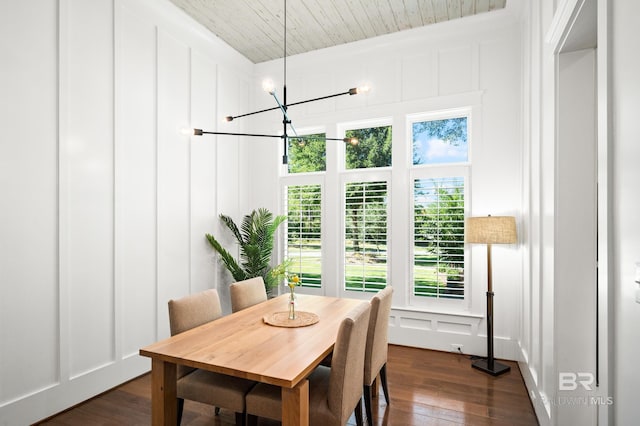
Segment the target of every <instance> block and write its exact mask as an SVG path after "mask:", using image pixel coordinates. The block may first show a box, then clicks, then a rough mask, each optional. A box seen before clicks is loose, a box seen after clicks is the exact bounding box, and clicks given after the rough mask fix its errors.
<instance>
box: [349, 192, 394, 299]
mask: <svg viewBox="0 0 640 426" xmlns="http://www.w3.org/2000/svg"><path fill="white" fill-rule="evenodd" d="M344 220H345V226H344V228H345V235H344V241H345V251H344V264H345V268H344V269H345V273H344V275H345V276H344V282H345V290H355V291H378V290H380V289H381V288H384V287H385V286H386V284H387V182H384V181H374V182H351V183H347V184H346V185H345V211H344Z"/></svg>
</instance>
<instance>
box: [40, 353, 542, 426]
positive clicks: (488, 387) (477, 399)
mask: <svg viewBox="0 0 640 426" xmlns="http://www.w3.org/2000/svg"><path fill="white" fill-rule="evenodd" d="M501 362H502V361H501ZM504 362H505V363H506V364H508V365H510V366H511V371H509V372H508V373H505V374H503V375H501V376H498V377H492V376H490V375H488V374H485V373H483V372H481V371H478V370H476V369H473V368H472V367H471V360H470V359H469V357H467V356H465V355H461V354H454V353H448V352H438V351H430V350H426V349H418V348H410V347H406V346H396V345H390V346H389V360H388V363H387V380H388V383H389V394H390V397H391V404H387V402H386V401H385V399H384V393H383V392H381V391H380V392H378V396H377V397H375V398H374V400H373V404H374V405H373V420H374V424H376V425H383V426H392V425H393V426H414V425H415V426H424V425H443V426H449V425H474V426H475V425H478V426H485V425H487V426H488V425H505V426H507V425H509V426H530V425H537V424H538V422H537V420H536V417H535V414H534V411H533V408H532V406H531V402H530V401H529V397H528V395H527V391H526V388H525V386H524V381H523V380H522V376H521V374H520V370H519V369H518V365H517V363H515V362H510V361H504ZM150 423H151V378H150V375H149V374H145V375H143V376H141V377H139V378H137V379H134V380H132V381H130V382H127V383H125V384H123V385H121V386H119V387H117V388H115V389H113V390H111V391H109V392H106V393H104V394H102V395H99V396H97V397H95V398H93V399H91V400H89V401H87V402H85V403H83V404H80V405H78V406H76V407H74V408H72V409H70V410H67V411H65V412H63V413H60V414H58V415H56V416H54V417H52V418H50V419H47V420H46V421H44V422H41V424H42V425H53V426H78V425H83V426H84V425H98V426H112V425H149V424H150ZM233 424H235V416H234V413H232V412H229V411H227V410H221V411H220V415H218V416H215V415H214V412H213V407H210V406H208V405H205V404H200V403H197V402H193V401H185V406H184V414H183V418H182V425H184V426H205V425H206V426H231V425H233ZM258 424H259V426H276V425H278V424H279V423H278V422H274V421H271V420H265V419H260V421H259V423H258ZM348 424H349V425H355V424H356V421H355V417H354V416H351V418H350V419H349V422H348Z"/></svg>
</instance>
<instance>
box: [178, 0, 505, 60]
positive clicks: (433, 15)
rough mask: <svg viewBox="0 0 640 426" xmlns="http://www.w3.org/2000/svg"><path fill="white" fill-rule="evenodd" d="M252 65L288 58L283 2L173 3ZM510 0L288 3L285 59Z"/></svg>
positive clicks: (189, 0)
mask: <svg viewBox="0 0 640 426" xmlns="http://www.w3.org/2000/svg"><path fill="white" fill-rule="evenodd" d="M171 2H173V3H174V4H175V5H177V6H178V7H180V8H181V9H182V10H184V11H185V12H186V13H187V14H188V15H190V16H191V17H193V18H194V19H195V20H196V21H198V22H199V23H201V24H202V25H204V26H205V27H206V28H208V29H209V30H210V31H211V32H212V33H214V34H215V35H216V36H218V37H219V38H221V39H222V40H224V41H225V42H226V43H227V44H228V45H230V46H231V47H233V48H234V49H235V50H237V51H238V52H240V53H241V54H243V55H244V56H246V57H247V58H248V59H249V60H251V61H252V62H253V63H259V62H264V61H269V60H272V59H276V58H282V57H283V55H284V31H283V28H284V0H171ZM505 3H506V0H287V56H290V55H295V54H298V53H304V52H308V51H311V50H316V49H322V48H325V47H330V46H336V45H339V44H344V43H350V42H353V41H357V40H362V39H365V38H370V37H376V36H379V35H383V34H389V33H393V32H396V31H403V30H407V29H411V28H417V27H421V26H424V25H430V24H434V23H438V22H443V21H448V20H451V19H458V18H462V17H465V16H470V15H475V14H477V13H483V12H489V11H492V10H498V9H502V8H504V7H505Z"/></svg>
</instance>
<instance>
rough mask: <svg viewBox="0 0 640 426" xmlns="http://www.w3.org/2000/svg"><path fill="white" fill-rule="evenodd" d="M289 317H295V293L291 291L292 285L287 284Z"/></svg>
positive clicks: (292, 318)
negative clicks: (288, 290)
mask: <svg viewBox="0 0 640 426" xmlns="http://www.w3.org/2000/svg"><path fill="white" fill-rule="evenodd" d="M289 289H290V292H289V319H290V320H294V319H296V295H295V293H294V292H293V286H289Z"/></svg>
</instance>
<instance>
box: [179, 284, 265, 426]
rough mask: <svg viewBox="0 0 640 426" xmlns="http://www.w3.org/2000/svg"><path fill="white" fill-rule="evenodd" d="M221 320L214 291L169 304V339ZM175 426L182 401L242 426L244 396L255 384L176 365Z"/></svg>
mask: <svg viewBox="0 0 640 426" xmlns="http://www.w3.org/2000/svg"><path fill="white" fill-rule="evenodd" d="M221 316H222V309H221V306H220V297H219V296H218V292H217V291H216V290H215V289H210V290H205V291H203V292H200V293H196V294H192V295H190V296H185V297H183V298H181V299H177V300H170V301H169V326H170V329H171V335H172V336H174V335H176V334H179V333H182V332H184V331H187V330H190V329H192V328H194V327H197V326H199V325H202V324H205V323H207V322H210V321H214V320H216V319H218V318H220V317H221ZM177 379H178V381H177V397H178V425H180V422H181V421H182V411H183V409H184V400H185V399H189V400H192V401H197V402H201V403H204V404H209V405H213V406H214V407H215V413H216V415H217V414H218V413H219V411H220V407H222V408H225V409H228V410H231V411H233V412H235V413H236V424H242V425H244V424H245V417H246V416H245V395H246V394H247V392H249V390H250V389H251V388H252V387H253V385H254V384H255V383H254V382H252V381H249V380H244V379H241V378H238V377H232V376H227V375H224V374H218V373H214V372H211V371H206V370H200V369H197V368H192V367H187V366H184V365H178V371H177Z"/></svg>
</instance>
